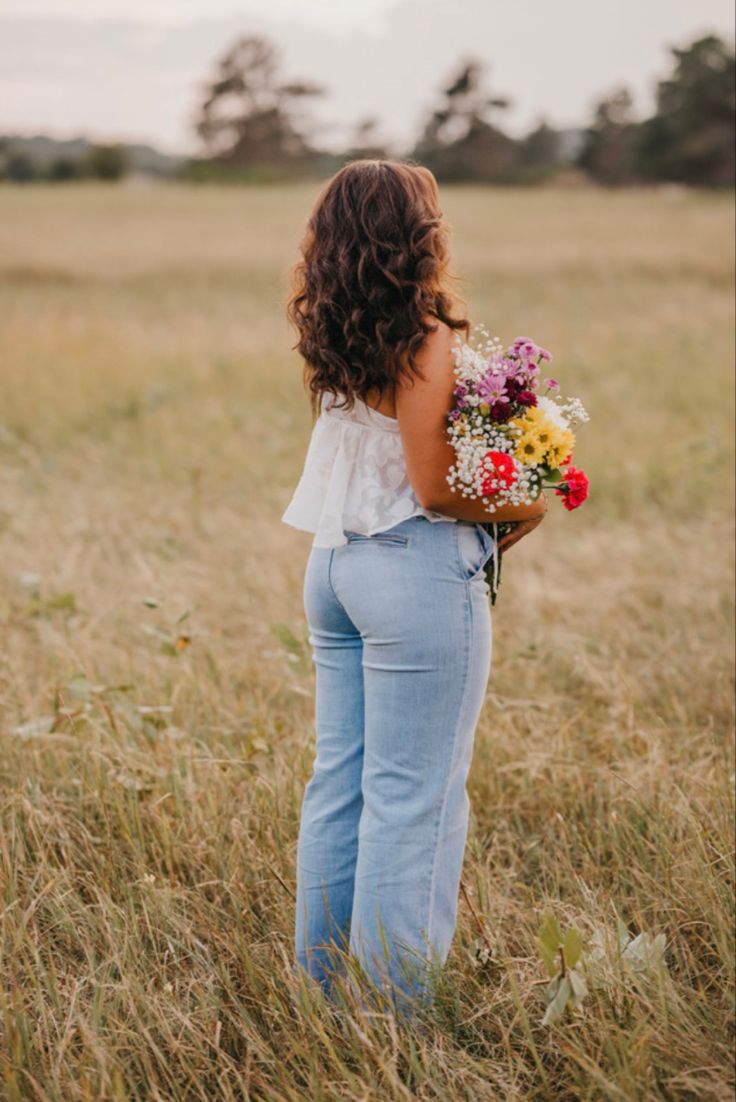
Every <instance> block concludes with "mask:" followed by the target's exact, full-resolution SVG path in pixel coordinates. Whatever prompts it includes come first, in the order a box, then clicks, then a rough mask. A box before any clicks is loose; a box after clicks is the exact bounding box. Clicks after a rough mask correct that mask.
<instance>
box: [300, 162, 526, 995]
mask: <svg viewBox="0 0 736 1102" xmlns="http://www.w3.org/2000/svg"><path fill="white" fill-rule="evenodd" d="M447 265H448V232H447V226H446V224H445V223H444V222H443V220H442V212H441V210H440V208H439V198H438V194H437V185H436V182H435V179H434V177H433V176H432V174H431V172H429V171H428V170H427V169H425V168H422V167H419V166H417V165H413V164H407V163H400V162H395V161H390V160H359V161H353V162H351V163H349V164H347V165H346V166H345V167H344V168H342V169H341V170H340V171H339V172H338V173H337V174H336V175H335V176H334V177H333V178H332V179H331V180H330V181H329V182H328V183H327V185H326V186H325V187H324V188H323V190H322V192H321V194H320V195H319V197H318V199H317V202H316V204H315V207H314V210H313V211H312V214H311V217H310V219H309V223H308V227H307V233H306V236H305V239H304V241H303V243H302V250H301V260H300V262H299V263H298V264H297V266H296V268H295V271H294V278H295V285H294V289H293V294H292V296H291V298H290V300H289V303H288V316H289V319H290V320H291V322H292V323H293V324H294V326H295V327H296V330H297V333H298V338H299V339H298V343H297V345H296V348H297V350H298V351H299V353H300V355H301V356H302V358H303V361H304V382H305V386H306V389H307V390H308V392H309V395H310V403H311V408H312V412H313V414H317V413H318V414H319V416H318V417H317V420H316V422H315V423H314V426H313V430H312V437H311V440H310V444H309V449H308V452H307V456H306V459H305V463H304V469H303V472H302V476H301V478H300V480H299V483H298V485H297V488H296V490H295V492H294V496H293V497H292V499H291V501H290V503H289V505H288V507H287V509H286V511H285V512H284V514H283V516H282V520H283V521H284V522H285V523H287V524H291V525H293V526H294V527H297V528H301V529H304V530H307V531H310V532H313V533H314V538H313V541H312V547H311V551H310V555H309V559H308V562H307V567H306V572H305V578H304V610H305V614H306V618H307V623H308V627H309V641H310V644H311V646H312V648H313V658H314V663H315V670H316V700H315V727H316V758H315V762H314V769H313V774H312V776H311V778H310V780H309V782H308V784H307V786H306V790H305V792H304V798H303V803H302V810H301V823H300V829H299V839H298V847H297V899H296V929H295V950H296V961H295V970H296V971H297V972H299V969H300V968H303V969H304V970H305V971H306V972H307V973H308V975H310V976H312V977H313V978H314V979H316V980H317V981H319V983H320V984H322V986H323V988H324V990H325V992H326V993H328V994H329V993H330V992H331V991H332V980H333V978H334V975H335V972H336V970H337V969H338V966H340V969H341V970H344V966H345V964H346V962H347V951H348V950H349V952H350V956H351V958H352V959H353V961H355V960H356V959H357V961H359V963H360V965H361V966H362V969H363V971H364V973H365V974H366V975H367V976H368V977H369V979H370V980H372V981H373V982H374V984H375V985H376V988H377V989H378V992H379V993H384V994H385V995H386V996H388V998H389V999H390V1004H391V1006H392V1008H393V1009H394V1010H398V1011H402V1012H404V1011H405V1012H411V1010H412V1007H413V1006H415V1005H416V1004H417V1002H418V1001H419V1000H420V999H422V1000H423V999H426V998H428V997H430V995H431V979H432V976H433V972H434V968H435V966H441V965H442V964H444V962H445V960H446V957H447V954H448V952H449V948H450V943H451V940H452V936H453V932H454V929H455V924H456V916H457V902H458V893H459V887H460V874H461V869H462V861H463V852H464V848H465V841H466V834H467V826H468V813H469V802H468V796H467V791H466V778H467V775H468V770H469V767H470V761H471V755H472V749H473V739H474V733H475V728H476V725H477V722H478V717H479V714H480V710H481V706H482V703H483V698H484V694H485V689H486V685H487V681H488V676H489V673H490V662H491V609H490V602H489V599H488V594H489V587H488V584H487V582H486V579H485V573H484V566H485V564H486V562H487V561H488V559H489V558H490V556H491V555H492V553H493V552H494V551H495V550H496V547H495V545H494V540H493V538H492V537H491V536H490V535H489V534H488V532H487V531H486V529H485V528H483V527H482V526H481V524H480V523H479V522H480V521H481V520H489V519H491V515H490V514H489V513H488V512H487V511H486V510H485V508H484V506H483V503H482V502H481V501H479V500H471V499H467V498H462V497H460V495H459V494H455V493H453V492H452V491H451V489H450V487H449V485H448V483H447V481H446V475H447V473H448V470H449V468H450V466H451V464H452V463H453V460H454V451H453V449H452V446H451V444H450V442H449V440H448V438H447V436H446V415H447V412H448V411H449V409H450V408H451V404H452V390H453V386H454V382H455V379H454V375H453V366H454V360H453V357H452V354H451V349H452V345H453V341H454V339H455V334H456V331H458V330H462V331H463V332H465V333H466V334H467V332H468V329H469V323H468V321H467V319H465V318H464V317H461V316H458V312H457V306H456V304H455V302H454V300H453V297H452V295H451V294H450V291H449V290H448V281H449V278H450V277H449V276H448V271H447ZM546 504H547V503H546V500H545V498H544V495H542V496H541V497H540V499H539V500H538V501H536V502H535V503H534V504H533V505H525V506H517V507H513V506H504V507H502V508H498V509H497V510H496V512H495V513H494V514H493V515H492V516H493V519H494V520H496V521H499V522H500V521H516V522H519V523H518V524H517V525H516V527H515V528H514V529H513V530H512V532H511V533H510V534H509V535H508V536H507V537H505V538H504V539H503V540H500V541H499V544H498V547H499V548H503V549H504V550H505V549H506V548H507V547H508V546H510V545H511V544H512V543H514V542H516V541H517V540H518V539H520V538H521V537H522V536H523V535H525V534H526V533H527V532H529V531H531V530H532V529H533V528H534V527H535V526H536V525H537V524H538V523H539V522H540V520H541V519H542V517H543V515H544V512H545V510H546ZM341 962H342V963H341ZM358 971H359V970H358ZM434 974H436V973H434ZM349 975H350V973H349ZM369 987H370V985H369ZM373 991H374V993H375V989H373Z"/></svg>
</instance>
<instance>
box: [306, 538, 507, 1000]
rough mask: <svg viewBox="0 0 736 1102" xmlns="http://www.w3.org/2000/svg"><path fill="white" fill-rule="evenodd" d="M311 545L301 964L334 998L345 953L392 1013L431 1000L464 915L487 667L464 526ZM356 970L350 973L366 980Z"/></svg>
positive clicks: (483, 552) (477, 561)
mask: <svg viewBox="0 0 736 1102" xmlns="http://www.w3.org/2000/svg"><path fill="white" fill-rule="evenodd" d="M344 531H345V535H346V537H347V540H348V542H347V544H345V545H344V546H342V547H335V548H316V547H313V548H312V549H311V551H310V555H309V559H308V561H307V567H306V572H305V577H304V611H305V613H306V617H307V623H308V627H309V642H310V644H311V646H312V654H313V659H314V663H315V671H316V698H315V727H316V756H315V760H314V767H313V772H312V775H311V777H310V779H309V781H308V783H307V785H306V789H305V791H304V796H303V801H302V809H301V821H300V827H299V838H298V846H297V892H296V919H295V950H296V960H295V962H294V970H295V972H296V973H297V974H298V973H299V969H300V967H301V968H304V969H305V971H306V972H307V973H308V974H309V975H310V976H312V977H313V978H314V979H315V980H317V981H318V982H319V983H320V984H321V986H322V988H323V989H324V991H325V993H326V994H328V996H329V994H330V991H331V981H332V977H333V975H334V974H335V971H344V969H343V968H342V967H341V966H340V953H337V954H335V952H334V947H335V946H337V947H338V948H339V949H340V951H341V953H346V952H347V951H350V953H352V954H353V957H354V958H357V959H358V961H359V963H360V966H361V968H362V970H364V972H365V973H366V974H367V976H368V977H369V978H370V979H371V980H372V981H373V982H374V983H375V984H376V986H377V987H378V988H379V990H380V992H381V993H382V995H383V994H385V995H386V996H387V997H388V999H389V1001H390V1004H391V1005H392V1006H393V1008H394V1009H396V1010H398V1011H400V1012H401V1011H404V1010H407V1011H408V1012H409V1013H411V1012H412V1009H413V1008H414V1007H415V1006H416V1005H417V1003H418V1002H419V1001H431V983H432V978H433V977H434V976H436V975H437V967H438V966H441V965H443V964H444V962H445V960H446V958H447V955H448V953H449V949H450V943H451V941H452V937H453V933H454V930H455V926H456V921H457V904H458V894H459V890H460V874H461V870H462V863H463V854H464V850H465V842H466V837H467V828H468V815H469V808H470V805H469V800H468V794H467V790H466V779H467V776H468V770H469V768H470V762H471V757H472V752H473V741H474V735H475V729H476V725H477V722H478V717H479V715H480V711H481V707H482V705H483V700H484V696H485V691H486V686H487V683H488V677H489V674H490V667H491V641H492V633H491V605H490V600H489V587H488V583H487V582H486V579H485V576H484V573H483V567H484V565H485V564H486V562H487V561H488V559H489V558H490V556H491V554H492V553H493V551H494V548H495V544H494V540H493V537H492V536H491V535H489V533H488V532H486V530H485V529H484V528H482V527H481V525H480V524H476V523H475V522H471V521H457V522H456V523H450V522H446V521H435V522H432V521H430V520H428V519H427V518H426V517H423V516H414V517H409V518H408V519H407V520H404V521H401V522H400V523H399V524H396V525H394V527H393V528H390V529H388V530H386V531H384V532H379V533H376V534H375V535H373V536H364V535H360V534H359V533H357V532H353V531H350V530H348V529H345V530H344ZM360 970H361V969H359V972H360Z"/></svg>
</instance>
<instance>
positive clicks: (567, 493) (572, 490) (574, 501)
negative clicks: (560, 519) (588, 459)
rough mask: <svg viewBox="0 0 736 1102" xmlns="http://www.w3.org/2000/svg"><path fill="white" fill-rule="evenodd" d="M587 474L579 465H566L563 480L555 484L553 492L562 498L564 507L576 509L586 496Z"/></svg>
mask: <svg viewBox="0 0 736 1102" xmlns="http://www.w3.org/2000/svg"><path fill="white" fill-rule="evenodd" d="M588 485H589V483H588V476H587V475H586V473H585V471H582V470H580V468H579V467H568V468H567V470H566V471H565V477H564V478H563V480H562V481H561V482H560V483H558V485H557V486H555V493H556V494H557V495H558V496H559V497H561V498H562V504H563V505H564V506H565V508H566V509H568V510H570V509H577V507H578V505H582V504H583V502H584V501H585V499H586V498H587V496H588Z"/></svg>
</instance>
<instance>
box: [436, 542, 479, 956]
mask: <svg viewBox="0 0 736 1102" xmlns="http://www.w3.org/2000/svg"><path fill="white" fill-rule="evenodd" d="M456 539H457V530H456ZM458 554H459V551H458ZM463 587H464V593H465V624H466V633H465V640H466V642H465V666H464V669H463V688H462V693H461V694H460V707H459V708H458V717H457V722H456V723H455V729H454V731H453V735H452V741H451V744H450V760H449V763H448V770H447V782H446V784H445V788H444V791H443V793H442V800H441V802H440V811H439V815H438V816H437V824H436V826H435V831H434V840H433V847H434V849H433V854H432V870H431V873H430V878H429V893H428V899H427V906H428V918H427V941H428V950H429V952H431V951H432V926H433V921H432V920H433V917H434V896H435V888H436V884H437V854H438V850H439V837H440V830H441V827H442V821H443V819H444V816H445V810H446V808H447V796H448V794H449V791H450V780H451V777H452V768H451V766H452V762H453V759H454V757H455V748H456V746H457V737H458V728H459V727H460V720H461V719H462V715H463V709H464V707H465V694H466V692H467V688H468V679H469V676H470V664H471V652H472V646H471V643H472V638H473V603H472V601H471V599H470V582H469V581H464V582H463Z"/></svg>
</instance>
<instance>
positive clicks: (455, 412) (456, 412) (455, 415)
mask: <svg viewBox="0 0 736 1102" xmlns="http://www.w3.org/2000/svg"><path fill="white" fill-rule="evenodd" d="M458 417H462V414H461V413H460V410H459V409H452V410H450V419H451V420H452V421H457V419H458Z"/></svg>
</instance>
